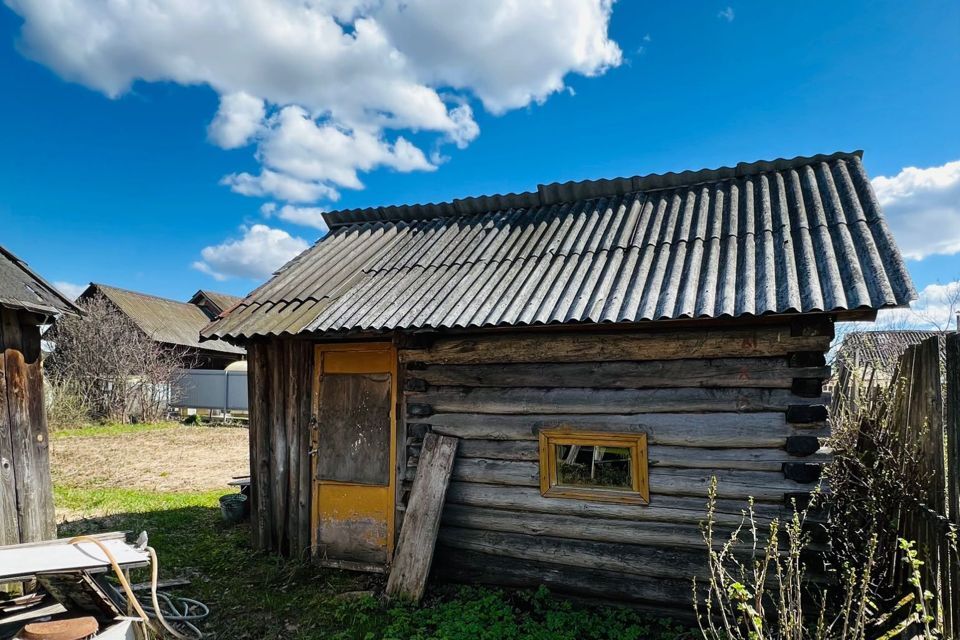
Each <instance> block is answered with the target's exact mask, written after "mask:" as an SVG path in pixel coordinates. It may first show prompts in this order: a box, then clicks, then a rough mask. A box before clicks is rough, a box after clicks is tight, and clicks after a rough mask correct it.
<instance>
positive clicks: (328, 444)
mask: <svg viewBox="0 0 960 640" xmlns="http://www.w3.org/2000/svg"><path fill="white" fill-rule="evenodd" d="M396 362H397V356H396V351H395V350H394V349H393V346H392V345H391V344H386V343H356V344H337V345H319V346H317V349H316V360H315V369H314V370H315V372H316V377H315V380H314V398H313V401H314V415H315V416H316V417H317V419H316V426H315V427H314V430H313V433H312V435H311V453H312V468H313V527H312V528H313V549H314V553H315V556H316V558H317V560H318V561H319V562H320V563H321V564H324V565H326V566H334V567H341V568H345V569H358V570H370V571H376V570H382V569H383V568H385V567H386V565H387V564H388V563H389V562H390V559H391V558H392V556H393V541H394V529H393V527H394V524H393V521H394V497H395V495H396V484H395V483H396V473H395V468H396V463H395V461H396V455H397V454H396V423H397V421H396V404H397V401H396V399H397V382H396V379H397V376H396Z"/></svg>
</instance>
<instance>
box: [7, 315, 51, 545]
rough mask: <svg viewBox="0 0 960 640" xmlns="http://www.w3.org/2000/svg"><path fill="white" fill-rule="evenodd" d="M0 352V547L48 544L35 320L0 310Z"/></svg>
mask: <svg viewBox="0 0 960 640" xmlns="http://www.w3.org/2000/svg"><path fill="white" fill-rule="evenodd" d="M0 349H2V353H0V359H2V360H3V362H2V363H0V376H2V378H3V381H2V383H0V395H2V398H0V413H2V416H0V491H2V493H3V497H2V498H0V510H2V511H3V513H2V514H0V544H15V543H17V542H32V541H36V540H46V539H49V538H52V537H54V535H55V534H56V522H55V517H54V507H53V486H52V482H51V479H50V452H49V447H50V443H49V434H48V432H47V421H46V414H45V410H44V393H43V369H42V366H41V362H40V356H41V351H40V330H39V327H38V326H37V325H36V319H35V318H34V317H33V316H32V315H28V314H21V313H17V312H15V311H13V310H10V309H6V308H3V309H0ZM11 497H12V502H11ZM13 505H15V506H14V507H13V509H12V510H10V508H11V506H13Z"/></svg>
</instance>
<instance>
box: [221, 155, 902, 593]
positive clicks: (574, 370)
mask: <svg viewBox="0 0 960 640" xmlns="http://www.w3.org/2000/svg"><path fill="white" fill-rule="evenodd" d="M861 157H862V154H861V152H854V153H835V154H831V155H819V156H815V157H801V158H794V159H789V160H784V159H780V160H775V161H761V162H753V163H741V164H738V165H736V166H735V167H724V168H720V169H714V170H700V171H685V172H683V173H679V174H678V173H667V174H664V175H647V176H637V177H633V178H618V179H612V180H594V181H583V182H568V183H564V184H549V185H540V186H538V187H537V189H536V191H531V192H527V193H521V194H508V195H493V196H483V197H473V198H466V199H462V200H454V201H453V202H448V203H442V204H427V205H411V206H390V207H375V208H369V209H362V210H349V211H334V212H328V213H325V214H324V217H325V220H326V222H327V224H328V226H329V227H330V231H329V233H328V234H327V235H326V236H325V237H323V238H321V239H320V240H319V241H318V242H317V243H316V244H315V245H314V246H313V247H312V248H310V249H308V250H306V251H305V252H304V253H302V254H301V255H299V256H297V257H295V258H294V259H293V260H291V261H290V262H289V263H288V264H286V265H285V266H283V267H282V268H281V269H280V270H279V271H278V272H277V273H276V274H275V275H274V277H273V278H272V279H270V280H269V281H268V282H266V283H265V284H263V285H262V286H260V287H259V288H258V289H256V290H255V291H253V292H252V293H251V294H249V295H248V296H247V297H246V298H245V299H244V300H242V301H241V302H240V303H239V304H237V305H236V306H235V307H234V308H233V309H232V310H231V311H230V312H229V313H225V314H222V315H221V317H220V318H219V319H218V320H217V321H215V322H214V323H212V324H211V325H210V326H208V327H207V328H206V329H204V331H203V332H202V336H203V337H204V338H207V339H218V340H226V341H229V342H232V343H234V344H238V345H243V346H246V348H247V350H248V357H249V398H250V460H251V462H250V464H251V469H250V472H251V499H252V537H253V544H254V545H255V546H256V547H257V548H259V549H264V550H272V551H276V552H279V553H281V554H287V555H290V556H302V555H305V554H310V555H311V556H312V557H314V558H315V559H316V561H317V562H319V563H321V564H324V565H327V566H334V567H341V568H348V569H358V570H381V571H383V570H387V569H388V568H389V566H390V563H391V561H392V559H393V557H394V551H395V546H396V542H397V539H398V535H399V532H400V531H401V529H402V527H403V522H404V517H405V513H406V510H407V505H408V504H409V501H410V489H411V486H412V483H411V480H412V478H414V476H415V471H416V467H417V465H418V461H419V458H420V447H421V443H422V442H423V439H424V437H425V435H426V434H428V433H436V434H443V435H446V436H453V437H456V438H457V439H458V442H459V444H458V448H457V450H456V457H455V461H454V464H453V469H452V478H451V481H450V484H449V488H448V490H447V492H446V499H445V502H444V504H443V507H442V517H441V526H440V530H439V534H438V539H437V546H436V550H435V561H434V563H433V567H434V576H435V577H436V578H440V579H447V580H454V581H463V582H482V583H492V584H500V585H508V586H535V585H540V584H544V585H547V586H548V587H550V588H551V589H554V590H556V591H560V592H569V593H573V594H576V595H579V596H587V597H599V598H605V599H616V600H627V601H631V602H634V603H637V604H639V605H641V606H642V605H648V606H654V607H658V608H660V609H661V610H662V609H663V608H664V607H669V606H680V607H683V606H685V603H688V602H689V601H690V594H691V591H690V577H691V576H694V575H698V574H702V572H703V571H704V569H705V551H704V543H703V540H702V537H701V533H700V530H699V524H700V523H701V522H702V521H703V519H704V517H705V503H706V496H707V492H708V488H709V486H710V483H711V479H712V478H716V479H717V481H718V496H719V500H718V503H717V522H718V525H720V526H733V525H734V524H735V523H737V522H739V521H740V517H741V512H742V509H743V508H745V506H746V501H747V499H748V498H749V497H752V498H754V500H755V501H756V511H757V513H758V515H759V516H760V517H773V516H774V515H777V514H779V513H781V511H782V510H783V509H784V508H785V505H788V504H791V503H792V502H793V500H794V499H795V498H796V497H797V496H803V495H808V494H809V492H810V491H811V489H812V488H813V487H814V486H815V483H816V481H817V477H818V474H819V470H820V464H821V463H822V462H823V460H824V454H823V453H822V452H820V448H821V441H820V439H821V438H823V437H824V436H826V435H828V426H827V425H828V421H827V409H826V407H825V406H824V402H823V399H822V383H823V381H824V380H825V379H826V378H828V376H829V368H828V367H827V366H826V362H825V357H824V354H825V353H826V352H827V350H828V349H829V347H830V343H831V339H832V337H833V327H834V323H835V322H838V321H845V320H871V319H873V318H874V317H875V315H876V312H877V310H878V309H883V308H891V307H900V306H904V305H906V304H908V302H909V301H910V300H911V299H914V298H915V295H916V294H915V291H914V287H913V285H912V283H911V280H910V277H909V275H908V273H907V270H906V268H905V266H904V262H903V260H902V258H901V256H900V253H899V251H898V249H897V247H896V245H895V243H894V240H893V237H892V236H891V233H890V230H889V228H888V226H887V224H886V222H885V221H884V218H883V214H882V212H881V210H880V206H879V204H878V202H877V198H876V196H875V194H874V192H873V190H872V188H871V185H870V181H869V179H868V177H867V175H866V172H865V171H864V168H863V165H862V161H861Z"/></svg>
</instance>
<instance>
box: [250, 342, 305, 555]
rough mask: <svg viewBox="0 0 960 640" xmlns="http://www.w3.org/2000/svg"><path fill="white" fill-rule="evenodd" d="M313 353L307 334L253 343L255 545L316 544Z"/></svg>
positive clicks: (291, 547)
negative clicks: (313, 525)
mask: <svg viewBox="0 0 960 640" xmlns="http://www.w3.org/2000/svg"><path fill="white" fill-rule="evenodd" d="M313 353H314V352H313V344H312V343H310V342H306V341H301V340H272V341H264V342H254V343H251V344H250V345H248V347H247V358H248V359H249V363H248V365H247V385H248V392H249V399H250V480H251V483H250V525H251V527H250V528H251V535H252V538H253V546H254V547H255V548H257V549H263V550H268V551H277V552H279V553H282V554H284V555H289V556H294V557H296V556H300V555H302V554H304V553H306V552H307V551H308V550H309V548H310V505H311V473H310V456H309V450H310V421H311V419H312V416H311V393H312V389H313Z"/></svg>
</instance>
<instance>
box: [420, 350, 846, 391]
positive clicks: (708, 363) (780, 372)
mask: <svg viewBox="0 0 960 640" xmlns="http://www.w3.org/2000/svg"><path fill="white" fill-rule="evenodd" d="M411 375H412V376H413V377H415V378H417V379H420V380H423V381H425V382H427V383H429V384H431V385H434V386H465V387H547V386H549V387H592V388H605V389H642V388H664V387H672V388H677V387H753V388H774V389H789V388H791V386H792V384H793V379H794V378H817V379H821V380H822V379H826V378H829V377H830V368H829V367H791V366H790V365H789V363H788V362H787V359H786V358H785V357H778V358H718V359H715V360H647V361H639V362H630V361H617V362H571V363H542V362H532V363H513V364H502V363H497V364H467V365H438V364H434V365H428V366H427V367H425V368H424V369H423V370H419V371H413V372H411Z"/></svg>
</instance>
